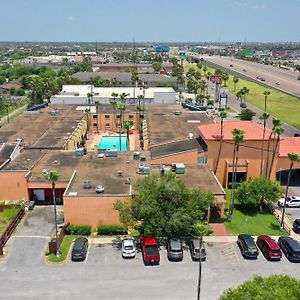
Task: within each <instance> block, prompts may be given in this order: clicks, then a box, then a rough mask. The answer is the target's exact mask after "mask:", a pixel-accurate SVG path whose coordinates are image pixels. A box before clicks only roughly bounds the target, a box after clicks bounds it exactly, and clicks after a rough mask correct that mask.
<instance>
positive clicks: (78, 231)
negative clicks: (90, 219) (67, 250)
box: [66, 224, 92, 235]
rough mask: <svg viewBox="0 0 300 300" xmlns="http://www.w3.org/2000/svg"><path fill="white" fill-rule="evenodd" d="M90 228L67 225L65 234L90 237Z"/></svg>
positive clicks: (87, 226) (88, 226)
mask: <svg viewBox="0 0 300 300" xmlns="http://www.w3.org/2000/svg"><path fill="white" fill-rule="evenodd" d="M91 230H92V226H90V225H81V226H79V225H71V224H70V225H68V226H67V227H66V234H68V235H71V234H72V235H90V234H91Z"/></svg>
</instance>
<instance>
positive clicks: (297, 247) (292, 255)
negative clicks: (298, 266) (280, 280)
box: [278, 236, 300, 262]
mask: <svg viewBox="0 0 300 300" xmlns="http://www.w3.org/2000/svg"><path fill="white" fill-rule="evenodd" d="M278 245H279V247H280V248H281V250H282V252H283V253H284V254H285V256H286V258H287V259H288V260H290V261H292V262H300V244H299V243H298V242H297V241H296V240H294V239H292V238H291V237H289V236H281V237H280V238H279V239H278Z"/></svg>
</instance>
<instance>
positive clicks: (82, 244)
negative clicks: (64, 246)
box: [72, 237, 88, 261]
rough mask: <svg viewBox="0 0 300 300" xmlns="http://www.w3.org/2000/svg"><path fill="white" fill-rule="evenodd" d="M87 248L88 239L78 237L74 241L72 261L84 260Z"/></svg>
mask: <svg viewBox="0 0 300 300" xmlns="http://www.w3.org/2000/svg"><path fill="white" fill-rule="evenodd" d="M87 249H88V239H87V238H85V237H79V238H77V239H76V240H75V241H74V245H73V249H72V261H82V260H85V258H86V254H87Z"/></svg>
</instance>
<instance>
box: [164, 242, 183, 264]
mask: <svg viewBox="0 0 300 300" xmlns="http://www.w3.org/2000/svg"><path fill="white" fill-rule="evenodd" d="M167 251H168V259H169V260H182V259H183V250H182V241H181V239H178V238H171V239H168V242H167Z"/></svg>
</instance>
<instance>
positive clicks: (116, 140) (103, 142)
mask: <svg viewBox="0 0 300 300" xmlns="http://www.w3.org/2000/svg"><path fill="white" fill-rule="evenodd" d="M98 149H116V150H118V151H120V137H119V136H103V137H101V139H100V142H99V144H98ZM126 150H127V137H126V136H121V151H126Z"/></svg>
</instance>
